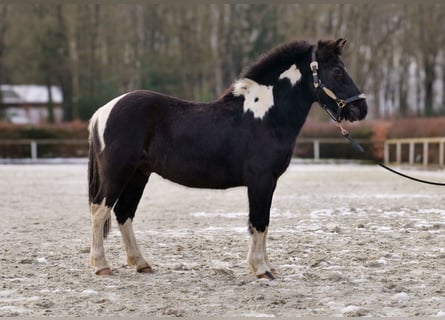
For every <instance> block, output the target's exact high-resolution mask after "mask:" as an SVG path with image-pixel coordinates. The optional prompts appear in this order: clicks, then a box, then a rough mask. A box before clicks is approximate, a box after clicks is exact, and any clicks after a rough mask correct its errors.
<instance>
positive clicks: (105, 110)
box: [88, 93, 128, 151]
mask: <svg viewBox="0 0 445 320" xmlns="http://www.w3.org/2000/svg"><path fill="white" fill-rule="evenodd" d="M127 94H128V93H124V94H123V95H120V96H119V97H117V98H114V99H113V100H111V101H109V102H108V103H106V104H105V105H104V106H102V107H100V108H99V109H97V110H96V112H95V113H94V114H93V116H92V117H91V119H90V124H89V126H88V130H89V131H90V139H91V134H92V132H93V125H94V124H96V125H97V132H98V135H99V140H100V145H101V151H102V150H103V149H104V148H105V141H104V132H105V128H106V126H107V120H108V116H109V115H110V112H111V110H113V107H114V106H115V105H116V103H117V102H118V101H119V100H120V99H122V98H123V97H124V96H126V95H127Z"/></svg>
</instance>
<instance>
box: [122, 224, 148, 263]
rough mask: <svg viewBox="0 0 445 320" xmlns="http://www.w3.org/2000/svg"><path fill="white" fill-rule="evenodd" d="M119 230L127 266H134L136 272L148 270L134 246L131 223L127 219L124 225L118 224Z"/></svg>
mask: <svg viewBox="0 0 445 320" xmlns="http://www.w3.org/2000/svg"><path fill="white" fill-rule="evenodd" d="M119 230H120V232H121V235H122V240H123V242H124V246H125V251H126V252H127V263H128V265H129V266H136V269H137V270H138V271H140V270H142V269H144V268H149V267H150V265H149V264H148V263H147V261H145V259H144V257H143V256H142V254H141V252H140V251H139V248H138V246H137V244H136V237H135V235H134V231H133V223H132V221H131V219H127V221H125V223H124V224H120V223H119Z"/></svg>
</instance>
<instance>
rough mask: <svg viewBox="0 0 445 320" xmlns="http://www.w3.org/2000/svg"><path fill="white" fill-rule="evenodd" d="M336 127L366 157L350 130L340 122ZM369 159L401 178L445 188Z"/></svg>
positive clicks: (442, 184) (370, 158) (368, 156)
mask: <svg viewBox="0 0 445 320" xmlns="http://www.w3.org/2000/svg"><path fill="white" fill-rule="evenodd" d="M335 125H336V126H337V127H338V128H340V131H341V134H342V136H343V137H345V138H346V139H348V141H349V142H350V143H351V145H352V147H353V148H354V149H355V150H357V151H359V152H360V153H363V154H365V155H366V152H365V149H363V147H362V146H361V145H360V144H359V143H357V141H355V140H354V139H352V138H351V136H350V135H349V132H348V130H346V129H345V128H343V126H342V125H341V123H340V122H339V121H336V122H335ZM367 158H368V159H369V160H371V161H373V162H374V163H375V164H376V165H378V166H380V167H382V168H384V169H386V170H388V171H390V172H392V173H395V174H397V175H399V176H401V177H404V178H407V179H410V180H413V181H417V182H420V183H426V184H431V185H434V186H445V183H441V182H434V181H428V180H423V179H419V178H416V177H412V176H409V175H407V174H404V173H402V172H400V171H397V170H394V169H392V168H389V167H388V166H386V165H384V164H383V163H381V162H379V161H376V160H374V159H373V158H372V157H371V156H370V155H369V154H368V155H367Z"/></svg>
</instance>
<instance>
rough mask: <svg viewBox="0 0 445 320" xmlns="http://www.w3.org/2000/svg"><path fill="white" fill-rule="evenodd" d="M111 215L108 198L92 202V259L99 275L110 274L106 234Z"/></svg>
mask: <svg viewBox="0 0 445 320" xmlns="http://www.w3.org/2000/svg"><path fill="white" fill-rule="evenodd" d="M110 216H111V207H109V206H107V205H106V199H105V198H103V200H102V202H101V203H100V204H95V203H92V204H91V227H92V237H91V251H90V259H91V264H92V265H93V267H94V270H95V273H96V274H97V275H110V274H111V269H110V267H109V265H108V262H107V260H106V258H105V249H104V234H106V233H107V231H106V230H105V228H106V227H108V226H106V223H107V221H109V219H110Z"/></svg>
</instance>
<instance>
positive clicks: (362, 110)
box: [340, 100, 368, 122]
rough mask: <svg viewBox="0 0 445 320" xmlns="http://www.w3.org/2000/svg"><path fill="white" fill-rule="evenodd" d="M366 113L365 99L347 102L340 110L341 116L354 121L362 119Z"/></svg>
mask: <svg viewBox="0 0 445 320" xmlns="http://www.w3.org/2000/svg"><path fill="white" fill-rule="evenodd" d="M367 114H368V104H367V103H366V100H359V101H354V102H353V103H350V104H348V105H347V106H346V107H345V108H344V109H343V110H342V112H341V114H340V115H341V118H342V119H345V120H348V121H351V122H354V121H358V120H363V119H364V118H365V117H366V115H367Z"/></svg>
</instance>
